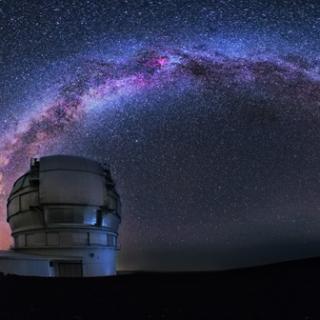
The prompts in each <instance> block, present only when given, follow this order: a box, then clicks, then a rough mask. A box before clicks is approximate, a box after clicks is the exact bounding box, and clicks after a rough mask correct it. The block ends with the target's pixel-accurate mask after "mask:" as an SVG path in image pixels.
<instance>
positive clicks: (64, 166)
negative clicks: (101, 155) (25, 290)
mask: <svg viewBox="0 0 320 320" xmlns="http://www.w3.org/2000/svg"><path fill="white" fill-rule="evenodd" d="M7 221H8V223H9V224H10V226H11V230H12V237H13V239H14V245H13V247H12V249H11V250H10V251H2V252H1V253H0V272H2V273H5V274H18V275H31V276H45V277H65V276H66V277H81V276H84V277H92V276H108V275H114V274H115V273H116V255H117V251H118V245H117V238H118V227H119V224H120V221H121V218H120V198H119V195H118V193H117V191H116V189H115V184H114V182H113V180H112V178H111V175H110V171H109V170H108V169H107V168H104V167H103V166H102V165H101V164H99V163H97V162H95V161H92V160H89V159H85V158H81V157H75V156H65V155H55V156H48V157H43V158H40V159H32V161H31V167H30V170H29V171H28V172H27V173H26V174H24V175H23V176H22V177H20V178H19V179H18V180H17V181H16V182H15V184H14V185H13V188H12V191H11V193H10V195H9V198H8V203H7Z"/></svg>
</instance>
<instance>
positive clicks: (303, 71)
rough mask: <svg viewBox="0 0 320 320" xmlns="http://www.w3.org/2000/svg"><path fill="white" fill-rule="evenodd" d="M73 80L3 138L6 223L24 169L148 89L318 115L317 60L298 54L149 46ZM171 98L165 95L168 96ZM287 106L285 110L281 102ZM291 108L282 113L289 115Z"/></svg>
mask: <svg viewBox="0 0 320 320" xmlns="http://www.w3.org/2000/svg"><path fill="white" fill-rule="evenodd" d="M76 65H77V67H76V68H75V70H74V75H72V76H71V77H70V78H71V79H72V80H69V81H68V82H66V83H62V84H61V85H60V87H59V90H58V94H57V95H56V97H55V98H53V99H52V100H51V102H49V103H47V104H45V105H41V106H38V107H39V110H38V111H37V112H36V113H35V114H34V113H32V115H31V116H21V118H20V119H19V122H18V124H15V125H12V126H11V129H10V130H9V131H8V132H7V134H6V135H5V136H4V137H3V138H2V140H1V145H0V193H1V208H0V209H1V217H2V220H3V221H4V220H5V211H6V210H5V204H6V202H5V201H6V197H7V195H8V192H9V191H10V188H11V186H12V183H13V182H14V180H15V179H16V178H17V177H18V176H19V175H21V174H22V173H23V171H25V169H26V167H27V164H28V162H29V160H30V158H31V157H35V156H41V155H42V154H48V153H50V152H51V151H50V150H53V149H54V146H55V145H56V144H57V143H58V142H59V141H62V140H63V139H66V134H67V133H68V130H71V129H72V126H73V125H74V124H76V123H78V122H79V121H85V117H86V114H87V113H89V112H95V109H98V108H101V107H102V108H108V107H109V105H111V103H112V102H113V101H115V100H117V99H119V98H124V99H125V100H129V99H130V98H131V97H133V96H135V95H136V94H143V93H146V92H148V91H149V90H158V91H160V92H161V91H165V90H167V86H166V85H167V84H168V83H172V84H174V86H172V90H173V91H174V90H177V88H180V89H181V90H196V89H197V88H204V89H206V90H217V89H220V88H221V89H230V90H233V91H234V92H247V93H249V94H252V95H255V96H257V95H261V96H262V95H263V96H264V97H266V98H268V99H271V100H277V101H279V102H281V101H282V102H285V103H287V105H290V106H292V105H296V106H300V107H301V108H305V111H306V112H307V113H309V114H310V116H312V117H316V118H318V117H319V107H320V75H319V69H320V65H319V61H312V60H311V59H307V58H305V57H302V56H298V55H291V54H287V55H282V56H280V55H279V56H276V55H274V54H273V55H271V54H267V53H266V54H260V55H253V54H252V55H247V56H244V57H234V56H228V55H226V54H224V52H219V51H218V50H217V51H213V50H210V49H206V48H201V49H198V48H197V49H188V50H187V49H182V48H166V49H163V48H161V49H159V48H156V47H155V48H151V47H150V48H149V47H147V48H145V49H144V50H141V51H140V52H138V53H135V54H132V56H129V57H126V58H122V59H114V60H110V59H108V60H107V59H106V60H104V59H102V58H100V59H97V58H94V59H93V58H92V59H89V58H85V59H79V61H77V63H76ZM164 94H165V92H164ZM279 105H282V104H279ZM287 111H288V113H289V110H281V112H283V113H286V112H287ZM9 242H10V239H9V235H8V229H7V227H6V226H5V224H2V232H1V242H0V246H1V248H7V247H8V245H9Z"/></svg>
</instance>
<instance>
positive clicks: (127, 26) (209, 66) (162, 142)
mask: <svg viewBox="0 0 320 320" xmlns="http://www.w3.org/2000/svg"><path fill="white" fill-rule="evenodd" d="M318 3H319V2H318V1H317V0H315V1H295V0H293V1H282V2H281V1H279V0H277V1H276V0H274V1H273V0H268V1H242V0H235V1H201V0H194V1H174V0H163V1H141V0H132V1H131V0H130V1H129V0H128V1H121V0H114V1H111V0H106V1H98V0H97V1H90V0H88V1H75V0H73V1H52V0H46V1H35V0H29V1H26V0H19V1H18V0H8V1H3V0H2V1H1V0H0V19H1V20H0V34H1V40H0V43H1V48H0V77H1V78H0V79H1V81H0V93H1V95H0V134H1V140H0V193H1V199H0V201H1V205H0V209H1V220H2V222H1V233H0V240H1V243H0V247H1V248H2V249H4V248H8V246H9V243H10V236H9V228H8V226H7V225H6V223H5V221H6V220H5V219H6V197H7V194H8V192H9V191H10V188H11V186H12V183H13V182H14V180H15V179H17V177H18V176H20V175H21V174H23V173H24V172H25V171H26V170H28V168H29V162H30V158H31V157H39V156H43V155H49V154H57V153H63V154H74V155H80V156H85V157H89V158H92V159H95V160H98V161H101V162H106V163H108V164H109V165H110V168H111V171H112V174H113V177H114V179H115V181H116V183H117V189H118V191H119V193H120V195H121V199H122V205H123V207H122V224H121V228H120V244H121V251H120V254H119V269H144V270H148V269H149V270H159V269H169V270H173V269H178V270H186V269H187V270H199V269H217V268H225V267H236V266H240V265H246V264H255V263H265V262H269V261H279V260H285V259H289V258H299V257H304V256H311V255H318V254H319V253H320V50H319V49H320V36H319V34H320V4H318Z"/></svg>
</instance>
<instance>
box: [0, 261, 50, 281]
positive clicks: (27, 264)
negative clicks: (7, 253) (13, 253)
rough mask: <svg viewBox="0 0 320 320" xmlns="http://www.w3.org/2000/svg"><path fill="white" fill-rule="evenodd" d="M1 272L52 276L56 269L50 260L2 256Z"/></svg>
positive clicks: (0, 262)
mask: <svg viewBox="0 0 320 320" xmlns="http://www.w3.org/2000/svg"><path fill="white" fill-rule="evenodd" d="M0 272H1V273H4V274H14V275H21V276H39V277H51V276H53V273H54V270H53V268H52V267H50V262H49V260H34V259H32V260H30V259H28V258H10V257H3V258H0Z"/></svg>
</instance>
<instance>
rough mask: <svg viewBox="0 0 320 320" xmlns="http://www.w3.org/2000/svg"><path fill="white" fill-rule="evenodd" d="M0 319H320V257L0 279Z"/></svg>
mask: <svg viewBox="0 0 320 320" xmlns="http://www.w3.org/2000/svg"><path fill="white" fill-rule="evenodd" d="M0 288H1V299H0V304H1V307H0V319H1V320H5V319H30V320H34V319H52V320H53V319H54V320H59V319H71V320H72V319H74V320H76V319H77V320H82V319H180V318H182V319H218V320H220V319H237V320H238V319H246V320H250V319H259V320H260V319H261V320H262V319H266V320H273V319H289V320H292V319H301V320H311V319H315V320H316V319H320V258H309V259H303V260H297V261H291V262H283V263H278V264H273V265H267V266H260V267H252V268H244V269H238V270H229V271H218V272H184V273H176V272H175V273H151V272H139V273H132V274H124V275H118V276H115V277H105V278H87V279H85V278H82V279H81V278H78V279H76V278H56V279H54V278H34V277H19V276H2V277H1V278H0Z"/></svg>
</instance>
